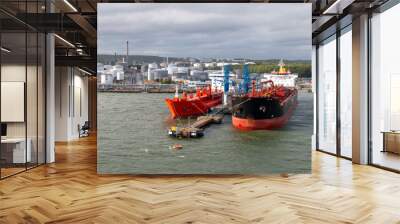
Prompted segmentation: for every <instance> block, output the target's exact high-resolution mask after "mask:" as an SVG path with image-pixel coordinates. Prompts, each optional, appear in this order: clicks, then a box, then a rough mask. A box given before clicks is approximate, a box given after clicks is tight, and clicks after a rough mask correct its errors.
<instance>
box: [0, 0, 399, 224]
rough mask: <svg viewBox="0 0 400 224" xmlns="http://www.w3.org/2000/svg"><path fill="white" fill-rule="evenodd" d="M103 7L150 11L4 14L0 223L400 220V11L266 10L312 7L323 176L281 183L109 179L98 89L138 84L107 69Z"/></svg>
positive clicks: (380, 0)
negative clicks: (101, 170) (100, 164)
mask: <svg viewBox="0 0 400 224" xmlns="http://www.w3.org/2000/svg"><path fill="white" fill-rule="evenodd" d="M104 2H108V3H111V2H131V3H132V4H134V3H135V2H141V1H134V0H131V1H130V0H126V1H117V0H85V1H83V0H82V1H81V0H35V1H31V0H2V1H1V2H0V47H1V54H0V55H1V56H0V68H1V69H0V71H1V72H0V81H1V107H0V110H1V132H2V140H1V145H0V179H1V180H0V201H1V203H0V223H58V222H69V223H84V222H94V223H115V222H121V223H124V222H126V223H163V222H164V223H194V222H199V223H200V222H202V223H256V222H263V223H273V222H279V223H398V222H399V220H400V213H399V210H400V203H399V200H398V198H400V190H399V189H400V176H399V173H400V151H399V149H400V146H399V145H400V140H399V139H400V135H399V130H400V106H399V105H400V104H399V102H400V101H399V100H398V97H397V96H398V95H399V94H400V75H399V74H400V71H399V70H400V67H399V66H398V65H397V63H398V58H399V57H398V52H400V42H399V39H400V32H399V29H398V24H399V22H400V4H399V1H397V0H365V1H358V0H310V1H309V0H304V1H300V0H293V1H283V0H282V1H281V0H270V1H267V2H272V3H279V2H280V3H285V4H290V3H307V4H312V21H310V23H312V30H311V32H312V37H313V38H312V65H313V93H314V134H313V136H310V141H311V142H312V144H311V148H312V174H309V175H291V174H282V175H280V176H279V175H277V176H224V175H221V176H190V175H189V176H118V175H105V176H102V175H98V174H97V172H96V169H97V168H96V158H97V154H96V147H97V146H96V131H97V94H96V91H97V89H96V88H97V83H99V82H100V83H102V84H110V83H112V82H113V81H114V80H118V79H125V78H126V77H125V73H124V72H122V73H121V68H123V67H124V65H116V67H113V66H107V65H98V64H97V60H96V57H97V52H96V38H97V34H96V31H97V30H96V29H97V28H96V25H97V14H96V4H97V3H104ZM146 2H149V1H146ZM150 2H168V1H161V0H159V1H150ZM170 2H176V1H170ZM179 2H183V1H179ZM185 2H186V1H185ZM187 2H202V1H187ZM218 2H230V1H218ZM232 2H242V3H244V2H257V4H263V3H260V1H257V0H256V1H232ZM262 2H264V1H262ZM288 2H290V3H288ZM280 22H282V23H284V22H285V21H280ZM305 32H306V31H305ZM249 35H251V34H249ZM260 47H261V46H260ZM310 50H311V49H310ZM310 53H311V52H310ZM219 63H223V62H219ZM127 64H128V62H127ZM121 66H122V67H121ZM215 66H218V64H217V63H215V62H207V63H205V64H204V67H205V69H207V68H211V67H215ZM189 67H190V63H189V64H185V63H177V64H176V65H175V66H172V65H171V67H170V65H168V67H167V69H160V68H159V66H158V65H157V64H149V65H147V66H143V67H142V68H141V72H144V73H147V77H145V78H147V79H148V80H153V79H154V78H156V77H164V76H165V75H166V74H167V75H171V77H172V78H173V79H182V78H188V77H189V76H190V75H192V76H194V77H197V76H199V77H200V78H199V79H202V78H203V75H204V76H205V73H201V72H198V73H196V72H195V71H189V69H188V68H189ZM98 71H100V73H101V74H100V77H101V78H100V80H98V78H97V77H96V73H97V72H98ZM157 72H158V73H157ZM155 73H156V74H155ZM132 74H133V73H132ZM213 77H214V80H215V83H214V85H216V86H220V87H221V88H222V84H223V83H221V80H223V75H222V74H220V73H208V78H210V79H212V78H213ZM232 77H235V74H234V73H232ZM138 79H139V78H138ZM82 127H85V128H82ZM85 130H88V131H89V137H86V138H80V137H81V134H82V131H85ZM210 150H211V149H210ZM294 150H295V149H294ZM133 162H134V161H133Z"/></svg>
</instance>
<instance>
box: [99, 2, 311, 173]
mask: <svg viewBox="0 0 400 224" xmlns="http://www.w3.org/2000/svg"><path fill="white" fill-rule="evenodd" d="M116 12H118V13H116ZM97 52H98V64H97V76H98V79H97V80H98V157H97V158H98V172H99V173H102V174H110V173H112V174H269V173H309V172H310V170H311V135H312V132H313V126H312V124H313V94H312V93H311V91H312V90H311V5H310V4H215V3H213V4H154V3H150V4H130V3H118V4H117V3H101V4H98V51H97Z"/></svg>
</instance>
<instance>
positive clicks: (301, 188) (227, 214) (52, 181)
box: [0, 137, 400, 224]
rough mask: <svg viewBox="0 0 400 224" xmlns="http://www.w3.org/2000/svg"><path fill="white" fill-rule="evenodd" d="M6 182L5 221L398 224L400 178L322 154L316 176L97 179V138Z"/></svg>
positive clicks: (63, 148) (0, 202)
mask: <svg viewBox="0 0 400 224" xmlns="http://www.w3.org/2000/svg"><path fill="white" fill-rule="evenodd" d="M56 155H57V162H56V163H55V164H51V165H46V166H42V167H39V168H36V169H33V170H30V171H28V172H26V173H22V174H19V175H17V176H14V177H11V178H8V179H5V180H3V181H0V223H12V224H13V223H44V222H47V223H374V224H375V223H400V175H398V174H395V173H391V172H387V171H384V170H380V169H377V168H373V167H369V166H358V165H352V164H351V163H350V162H349V161H347V160H343V159H338V158H335V157H333V156H330V155H326V154H323V153H318V152H314V153H313V174H311V175H289V176H288V177H287V176H285V175H283V176H265V177H256V176H186V177H178V176H99V175H97V174H96V142H95V138H94V137H90V138H86V139H84V140H81V141H77V142H71V143H69V144H58V145H57V154H56Z"/></svg>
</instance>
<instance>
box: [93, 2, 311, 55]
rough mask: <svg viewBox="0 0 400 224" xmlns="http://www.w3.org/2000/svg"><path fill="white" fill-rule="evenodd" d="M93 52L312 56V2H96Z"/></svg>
mask: <svg viewBox="0 0 400 224" xmlns="http://www.w3.org/2000/svg"><path fill="white" fill-rule="evenodd" d="M97 19H98V21H97V23H98V24H97V26H98V28H97V29H98V31H97V32H98V45H97V48H98V53H99V54H114V53H117V54H126V41H129V46H130V47H129V48H130V50H129V52H130V55H154V56H162V57H195V58H249V59H258V60H261V59H276V58H284V59H291V60H294V59H306V60H309V59H310V58H311V33H312V32H311V4H301V3H299V4H271V3H270V4H263V3H244V4H238V3H226V4H225V3H223V4H216V3H211V4H204V3H200V4H199V3H198V4H195V3H193V4H192V3H191V4H188V3H184V4H182V3H181V4H165V3H161V4H160V3H158V4H157V3H139V4H138V3H99V4H98V16H97Z"/></svg>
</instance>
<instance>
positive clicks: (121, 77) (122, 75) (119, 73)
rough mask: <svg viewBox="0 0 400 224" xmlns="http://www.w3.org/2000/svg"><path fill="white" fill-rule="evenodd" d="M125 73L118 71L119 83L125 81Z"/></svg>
mask: <svg viewBox="0 0 400 224" xmlns="http://www.w3.org/2000/svg"><path fill="white" fill-rule="evenodd" d="M124 74H125V73H124V72H123V71H116V78H117V80H118V81H122V80H124Z"/></svg>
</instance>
